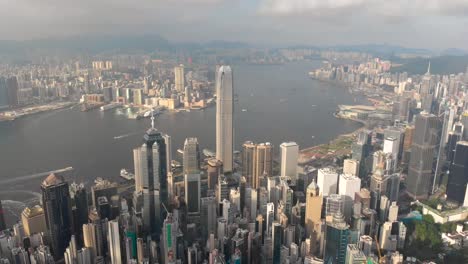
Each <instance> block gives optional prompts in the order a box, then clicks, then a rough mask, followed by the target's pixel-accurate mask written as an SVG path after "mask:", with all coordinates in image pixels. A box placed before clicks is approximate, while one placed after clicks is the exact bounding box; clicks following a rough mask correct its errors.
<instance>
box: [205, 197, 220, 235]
mask: <svg viewBox="0 0 468 264" xmlns="http://www.w3.org/2000/svg"><path fill="white" fill-rule="evenodd" d="M217 205H218V203H217V201H216V198H215V197H203V198H201V228H202V235H203V237H204V240H206V239H207V237H208V236H209V235H210V234H215V232H216V219H217V218H218V216H217V213H216V207H217Z"/></svg>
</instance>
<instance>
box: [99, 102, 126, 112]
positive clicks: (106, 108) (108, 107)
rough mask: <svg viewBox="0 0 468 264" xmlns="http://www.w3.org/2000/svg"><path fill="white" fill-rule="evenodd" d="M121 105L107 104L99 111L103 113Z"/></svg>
mask: <svg viewBox="0 0 468 264" xmlns="http://www.w3.org/2000/svg"><path fill="white" fill-rule="evenodd" d="M121 105H122V104H120V103H111V104H107V105H103V106H101V107H100V109H99V110H101V111H102V112H104V111H107V110H111V109H114V108H116V107H119V106H121Z"/></svg>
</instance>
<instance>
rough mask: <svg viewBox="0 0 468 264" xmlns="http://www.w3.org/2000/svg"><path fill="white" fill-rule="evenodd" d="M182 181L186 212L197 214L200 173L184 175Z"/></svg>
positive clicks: (199, 195)
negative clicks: (183, 180) (183, 181)
mask: <svg viewBox="0 0 468 264" xmlns="http://www.w3.org/2000/svg"><path fill="white" fill-rule="evenodd" d="M184 179H185V202H186V203H187V212H188V213H189V214H199V213H200V203H201V200H200V199H201V194H200V192H201V188H200V173H192V174H184Z"/></svg>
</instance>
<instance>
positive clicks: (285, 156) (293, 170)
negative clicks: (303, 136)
mask: <svg viewBox="0 0 468 264" xmlns="http://www.w3.org/2000/svg"><path fill="white" fill-rule="evenodd" d="M280 151H281V176H282V177H290V178H291V179H293V180H294V181H295V180H296V178H297V160H298V158H299V146H298V145H297V143H296V142H285V143H282V144H281V145H280Z"/></svg>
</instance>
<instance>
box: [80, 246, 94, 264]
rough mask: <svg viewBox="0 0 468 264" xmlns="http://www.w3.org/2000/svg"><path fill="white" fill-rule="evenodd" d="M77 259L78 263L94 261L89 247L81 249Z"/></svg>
mask: <svg viewBox="0 0 468 264" xmlns="http://www.w3.org/2000/svg"><path fill="white" fill-rule="evenodd" d="M76 261H77V263H78V264H91V263H93V258H92V255H91V250H90V249H89V248H82V249H79V250H78V251H77V252H76Z"/></svg>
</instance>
